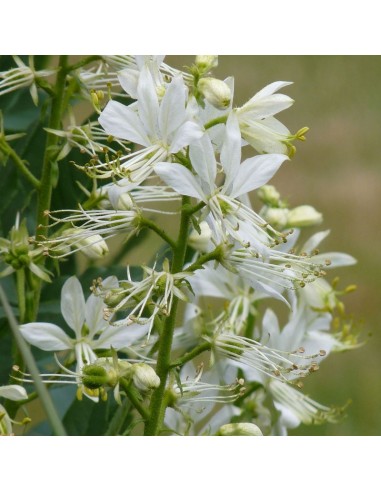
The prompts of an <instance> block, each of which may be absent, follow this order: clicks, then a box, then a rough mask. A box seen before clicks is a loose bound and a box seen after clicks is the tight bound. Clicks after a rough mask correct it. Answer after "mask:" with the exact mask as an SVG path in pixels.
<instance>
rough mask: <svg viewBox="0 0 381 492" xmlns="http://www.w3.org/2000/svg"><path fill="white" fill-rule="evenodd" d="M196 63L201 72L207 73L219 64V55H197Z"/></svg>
mask: <svg viewBox="0 0 381 492" xmlns="http://www.w3.org/2000/svg"><path fill="white" fill-rule="evenodd" d="M195 65H196V67H197V68H198V71H199V72H200V73H205V72H208V71H209V70H211V69H212V68H215V67H217V65H218V56H217V55H197V56H196V60H195Z"/></svg>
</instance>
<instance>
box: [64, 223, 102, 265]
mask: <svg viewBox="0 0 381 492" xmlns="http://www.w3.org/2000/svg"><path fill="white" fill-rule="evenodd" d="M81 231H82V232H84V233H87V231H85V230H83V229H81V228H71V229H67V230H66V231H65V236H67V238H68V240H67V244H68V245H69V246H75V247H76V248H78V249H80V250H81V251H82V253H83V254H85V255H86V256H87V257H88V258H93V259H98V258H102V257H103V256H106V255H107V254H108V246H107V244H106V241H105V240H104V239H103V238H102V236H100V235H99V234H94V235H92V236H87V237H83V238H79V237H78V236H80V235H81Z"/></svg>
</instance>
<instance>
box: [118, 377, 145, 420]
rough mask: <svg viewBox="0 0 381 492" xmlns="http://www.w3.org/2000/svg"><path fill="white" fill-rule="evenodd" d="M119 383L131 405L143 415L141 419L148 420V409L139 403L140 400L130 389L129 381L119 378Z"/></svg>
mask: <svg viewBox="0 0 381 492" xmlns="http://www.w3.org/2000/svg"><path fill="white" fill-rule="evenodd" d="M119 384H120V385H121V386H122V388H123V389H124V391H125V392H126V395H127V397H128V399H129V401H130V402H131V403H132V404H133V406H134V407H135V408H136V410H137V411H138V412H139V413H140V415H141V416H142V417H143V419H144V420H145V421H148V420H149V418H150V414H149V411H148V410H147V409H146V408H145V407H144V406H143V405H142V404H141V402H140V401H139V399H138V397H137V396H136V394H135V392H134V391H133V390H132V389H131V383H130V381H127V380H126V379H124V378H120V380H119Z"/></svg>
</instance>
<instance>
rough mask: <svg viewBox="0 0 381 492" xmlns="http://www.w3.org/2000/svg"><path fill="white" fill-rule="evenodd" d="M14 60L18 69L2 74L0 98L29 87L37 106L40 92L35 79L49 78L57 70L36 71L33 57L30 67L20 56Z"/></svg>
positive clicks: (30, 59) (30, 58) (0, 75)
mask: <svg viewBox="0 0 381 492" xmlns="http://www.w3.org/2000/svg"><path fill="white" fill-rule="evenodd" d="M13 59H14V61H15V62H16V65H17V68H16V67H15V68H11V69H9V70H7V71H5V72H0V96H2V95H4V94H7V93H8V92H13V91H16V90H17V89H22V88H23V87H29V91H30V94H31V96H32V99H33V102H34V104H35V105H36V106H37V104H38V90H37V85H36V82H35V79H36V78H37V77H39V78H44V77H49V76H50V75H52V74H54V73H55V72H56V70H38V71H36V70H35V68H34V61H33V56H30V57H29V65H25V63H24V62H23V61H22V60H21V58H19V57H18V56H14V57H13ZM1 79H2V80H1Z"/></svg>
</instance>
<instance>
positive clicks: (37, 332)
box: [20, 322, 73, 351]
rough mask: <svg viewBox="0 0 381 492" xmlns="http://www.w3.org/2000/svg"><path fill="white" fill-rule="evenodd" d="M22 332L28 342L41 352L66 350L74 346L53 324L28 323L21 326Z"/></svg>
mask: <svg viewBox="0 0 381 492" xmlns="http://www.w3.org/2000/svg"><path fill="white" fill-rule="evenodd" d="M20 332H21V334H22V336H23V337H24V338H25V340H26V341H27V342H29V343H30V344H31V345H34V346H35V347H38V348H40V349H41V350H47V351H55V350H66V349H68V348H72V346H73V344H72V341H71V339H70V338H69V337H68V336H67V335H66V333H65V332H64V331H63V330H62V328H60V327H59V326H57V325H53V324H52V323H37V322H36V323H26V324H25V325H21V326H20Z"/></svg>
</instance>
